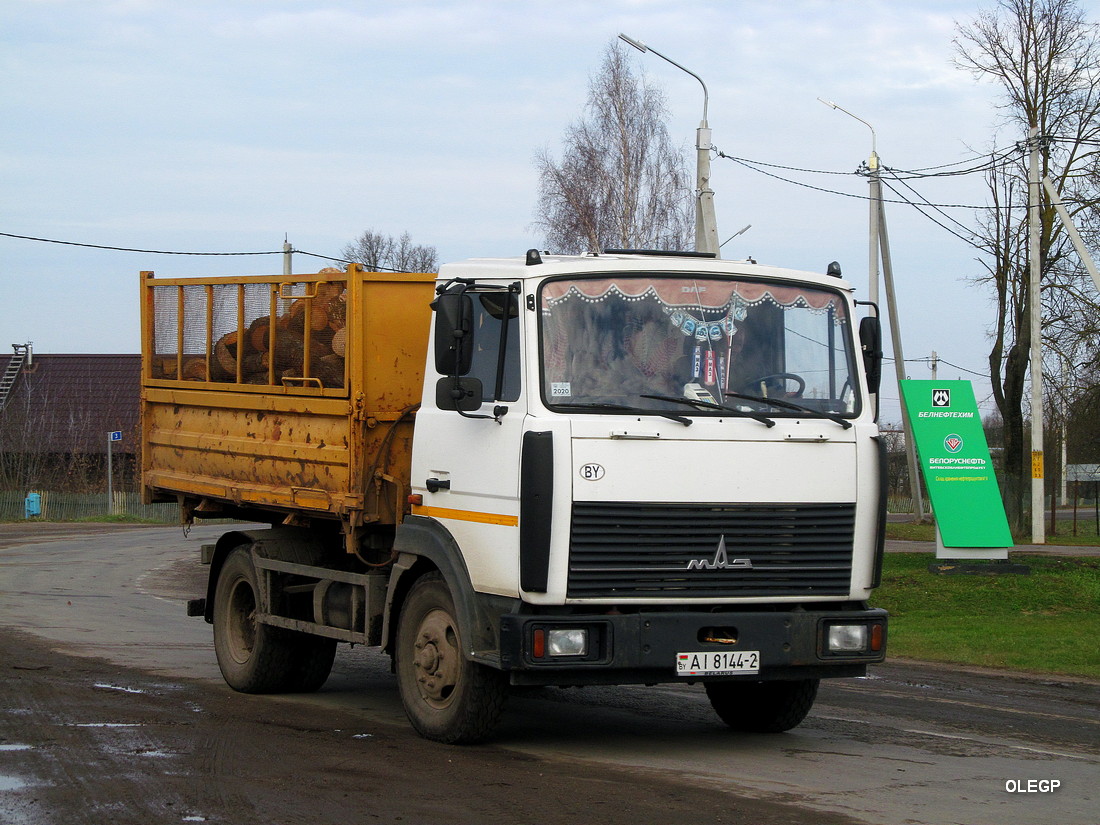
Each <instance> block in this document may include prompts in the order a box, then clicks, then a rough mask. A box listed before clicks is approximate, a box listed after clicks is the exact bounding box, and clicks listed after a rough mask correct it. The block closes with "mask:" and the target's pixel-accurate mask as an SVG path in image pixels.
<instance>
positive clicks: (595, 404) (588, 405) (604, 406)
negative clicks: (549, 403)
mask: <svg viewBox="0 0 1100 825" xmlns="http://www.w3.org/2000/svg"><path fill="white" fill-rule="evenodd" d="M642 397H643V398H645V397H646V396H642ZM554 406H555V407H570V408H572V409H580V410H607V411H611V412H630V413H645V414H648V415H659V416H661V417H663V418H668V419H670V420H672V421H675V422H677V423H678V424H683V425H684V426H685V427H690V426H691V419H690V418H685V417H684V416H682V415H677V414H676V413H671V412H668V411H667V410H647V409H645V408H644V407H631V406H630V405H629V404H611V403H605V402H602V401H591V402H588V401H586V402H582V403H579V404H555V405H554Z"/></svg>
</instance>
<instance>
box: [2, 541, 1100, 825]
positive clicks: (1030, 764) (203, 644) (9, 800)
mask: <svg viewBox="0 0 1100 825" xmlns="http://www.w3.org/2000/svg"><path fill="white" fill-rule="evenodd" d="M27 528H31V529H32V530H33V529H34V528H41V529H39V530H38V531H37V532H32V533H30V534H28V533H27V532H25V531H26V529H27ZM222 529H224V528H221V527H200V528H196V529H195V530H194V531H193V532H192V533H191V535H190V536H189V537H186V538H185V537H184V536H183V535H182V534H181V532H180V530H179V529H178V528H108V529H100V528H96V527H90V526H87V525H83V526H57V525H27V526H24V525H12V526H8V525H0V822H3V823H6V824H7V823H11V825H18V824H19V823H55V822H56V823H60V822H90V823H95V822H111V823H126V822H135V823H139V822H140V823H143V824H148V823H161V822H164V823H168V822H188V821H190V822H194V821H205V822H224V823H234V825H248V823H252V822H256V823H282V822H287V823H290V822H310V823H345V822H346V823H353V822H433V823H461V822H477V823H496V822H500V823H519V822H531V823H535V822H545V823H558V822H561V823H586V822H592V823H596V822H600V823H617V822H624V823H626V822H630V823H638V825H642V824H643V823H649V822H653V823H659V822H686V821H691V822H731V823H736V822H745V823H754V824H755V823H762V824H763V825H768V823H788V822H789V823H823V825H828V823H857V822H865V823H881V824H882V825H895V824H896V825H911V823H921V824H922V825H953V824H954V823H958V825H983V824H984V823H989V824H990V825H1015V823H1020V825H1025V823H1026V825H1033V823H1058V825H1076V824H1077V823H1080V824H1081V825H1085V823H1088V824H1089V825H1093V824H1094V823H1096V822H1097V821H1100V814H1098V813H1097V812H1098V811H1100V791H1098V790H1097V785H1098V782H1097V780H1098V779H1100V683H1096V682H1088V681H1083V680H1070V679H1061V678H1057V679H1052V678H1042V677H1038V678H1033V677H1028V676H1027V675H1023V674H1011V673H999V672H989V671H983V672H976V671H961V670H957V669H952V668H946V667H939V666H932V665H927V664H924V663H916V662H889V663H887V664H885V665H882V666H879V667H876V668H875V669H874V670H873V672H872V674H871V675H870V676H869V677H868V678H865V679H845V680H835V681H830V682H826V683H823V686H822V690H821V693H820V695H819V698H818V702H817V704H816V705H815V708H814V710H813V711H812V712H811V715H810V717H809V718H808V719H807V720H806V722H804V723H803V724H802V725H801V726H800V727H799V728H797V729H796V730H794V731H791V732H789V733H786V734H780V735H776V736H745V735H735V734H732V733H731V732H729V731H728V730H727V729H726V728H725V727H724V726H723V725H721V723H719V722H718V721H717V719H716V718H715V717H714V715H713V713H712V712H711V710H710V707H709V705H708V704H707V701H706V698H705V696H704V695H703V693H702V691H701V689H699V688H693V687H689V686H680V685H673V686H662V687H656V688H641V687H630V688H585V689H578V690H554V689H551V690H538V691H529V692H524V693H522V694H519V695H517V696H514V697H513V698H512V701H511V703H510V705H509V709H508V711H506V714H505V717H504V719H503V722H502V724H501V726H500V729H499V731H498V733H497V735H496V736H495V738H494V739H493V741H492V742H491V743H490V744H489V745H486V746H481V747H476V748H452V747H444V746H440V745H436V744H433V743H428V742H425V741H423V740H420V739H419V738H417V737H416V736H415V735H414V734H413V733H412V732H411V730H410V729H409V727H408V725H407V723H406V722H405V720H404V717H403V714H402V712H401V709H400V702H399V700H398V698H397V692H396V686H395V684H394V681H393V677H392V676H391V675H390V673H389V667H388V664H389V663H388V660H387V659H386V658H385V657H383V656H381V655H380V654H379V653H377V652H376V651H372V650H364V649H362V648H356V649H347V648H342V649H341V653H340V654H339V656H338V659H337V667H336V669H335V671H334V674H333V676H332V678H331V679H330V680H329V683H328V684H327V685H326V686H325V688H324V689H323V690H322V691H321V692H320V693H318V694H316V695H312V696H289V697H252V696H242V695H239V694H235V693H233V692H232V691H231V690H229V689H228V688H227V687H225V685H224V683H223V682H222V681H221V677H220V675H219V673H218V670H217V665H216V662H215V660H214V655H213V650H212V646H211V638H210V628H209V626H208V625H206V624H205V623H203V622H202V621H201V620H198V619H188V618H186V617H185V616H184V615H183V604H182V602H183V600H185V599H186V598H188V597H191V596H194V595H197V594H198V593H199V592H200V591H201V589H202V586H203V585H202V576H203V573H204V572H205V568H203V567H202V566H201V565H199V564H198V563H197V558H198V548H199V545H200V544H202V543H205V542H208V541H210V540H212V538H213V537H214V536H216V535H217V534H218V533H219V532H221V530H222ZM1088 643H1090V644H1095V643H1096V642H1095V640H1089V641H1088ZM1054 782H1057V783H1058V784H1057V785H1054Z"/></svg>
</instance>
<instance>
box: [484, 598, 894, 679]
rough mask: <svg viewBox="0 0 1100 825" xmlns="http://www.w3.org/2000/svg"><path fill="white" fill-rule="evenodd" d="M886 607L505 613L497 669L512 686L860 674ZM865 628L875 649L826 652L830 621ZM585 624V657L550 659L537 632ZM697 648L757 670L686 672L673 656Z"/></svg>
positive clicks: (880, 653) (880, 632)
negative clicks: (740, 658) (748, 661)
mask: <svg viewBox="0 0 1100 825" xmlns="http://www.w3.org/2000/svg"><path fill="white" fill-rule="evenodd" d="M886 622H887V616H886V611H885V610H880V609H877V608H856V609H838V610H816V609H815V610H804V609H801V608H799V609H795V610H790V611H779V612H776V611H745V612H730V613H712V612H702V611H677V612H659V611H653V612H646V611H641V612H638V613H631V614H625V615H620V614H569V615H552V614H545V615H523V614H510V615H507V616H504V617H503V618H502V621H501V628H500V661H501V667H502V668H503V669H504V670H505V671H507V672H508V673H509V677H510V680H511V682H512V684H516V685H563V686H564V685H587V684H655V683H658V682H690V681H704V680H713V679H748V680H752V681H767V680H780V679H818V678H830V677H840V676H862V675H864V674H865V673H866V670H867V665H868V664H873V663H875V662H881V661H883V660H884V659H885V656H886ZM835 624H844V625H866V626H867V628H868V633H867V636H868V639H874V640H875V641H874V643H873V646H874V649H870V647H871V645H870V644H869V646H868V649H866V650H862V651H838V652H830V651H829V650H828V649H827V637H828V628H829V626H830V625H835ZM563 628H565V629H568V628H584V629H586V630H587V631H588V640H589V643H588V644H587V646H586V648H585V650H584V652H583V654H577V655H569V656H552V655H548V654H547V652H546V651H545V650H544V646H543V645H542V644H540V643H537V642H536V639H537V633H538V632H539V631H540V630H541V631H542V632H543V633H546V632H549V631H550V630H551V629H555V630H557V629H563ZM697 651H719V652H734V653H735V652H737V651H758V652H759V654H760V670H759V672H758V673H753V674H745V675H735V676H705V677H687V678H685V677H683V676H678V675H677V673H676V658H677V654H679V653H684V652H697Z"/></svg>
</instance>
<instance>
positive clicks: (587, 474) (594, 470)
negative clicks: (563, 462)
mask: <svg viewBox="0 0 1100 825" xmlns="http://www.w3.org/2000/svg"><path fill="white" fill-rule="evenodd" d="M603 472H604V471H603V465H602V464H583V465H581V470H580V473H581V478H583V479H584V480H585V481H599V480H600V479H601V478H603Z"/></svg>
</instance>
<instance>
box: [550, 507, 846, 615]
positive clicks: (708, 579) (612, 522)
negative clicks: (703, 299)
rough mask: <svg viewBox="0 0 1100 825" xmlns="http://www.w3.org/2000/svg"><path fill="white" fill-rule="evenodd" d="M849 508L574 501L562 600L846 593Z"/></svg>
mask: <svg viewBox="0 0 1100 825" xmlns="http://www.w3.org/2000/svg"><path fill="white" fill-rule="evenodd" d="M855 510H856V508H855V504H651V503H646V504H635V503H607V502H576V503H574V505H573V520H572V537H571V543H570V550H569V582H568V591H567V592H568V596H569V597H570V598H577V599H583V598H623V597H634V598H639V597H640V598H644V597H664V598H670V597H678V598H723V597H751V596H765V597H766V596H800V597H808V598H813V597H816V596H843V595H847V593H848V590H849V584H850V580H851V574H852V541H853V534H854V526H855Z"/></svg>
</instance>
